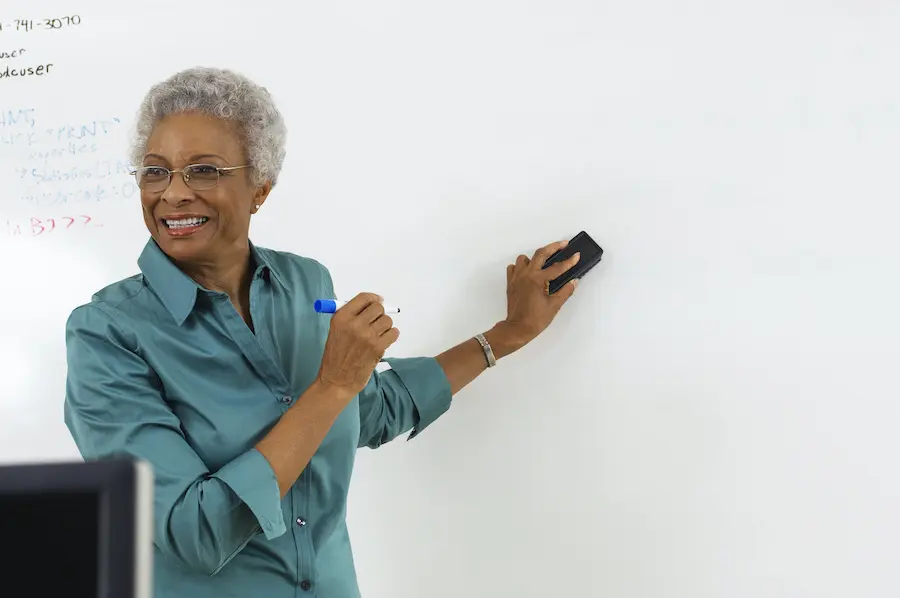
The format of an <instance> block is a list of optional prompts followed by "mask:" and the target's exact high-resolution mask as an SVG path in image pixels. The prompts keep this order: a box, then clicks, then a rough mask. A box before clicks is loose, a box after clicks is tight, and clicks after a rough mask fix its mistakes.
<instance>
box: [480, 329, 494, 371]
mask: <svg viewBox="0 0 900 598" xmlns="http://www.w3.org/2000/svg"><path fill="white" fill-rule="evenodd" d="M475 340H477V341H478V342H479V343H480V344H481V348H482V349H484V358H485V359H487V366H488V367H489V368H492V367H494V366H495V365H497V359H496V358H495V357H494V350H493V349H491V344H490V343H489V342H487V339H486V338H484V335H483V334H476V335H475Z"/></svg>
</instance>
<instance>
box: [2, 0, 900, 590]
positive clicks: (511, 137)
mask: <svg viewBox="0 0 900 598" xmlns="http://www.w3.org/2000/svg"><path fill="white" fill-rule="evenodd" d="M76 21H77V23H76ZM0 24H2V31H0V57H2V58H0V173H2V174H0V249H2V251H3V260H2V266H0V268H2V271H0V274H2V280H3V281H4V292H3V308H4V309H3V310H2V312H0V313H2V315H0V318H2V321H0V326H2V329H3V335H2V340H0V363H2V364H3V373H2V376H0V458H2V460H3V461H23V460H51V459H68V458H77V457H78V454H77V451H76V450H75V448H74V445H73V443H72V441H71V439H70V438H69V435H68V432H67V430H66V429H65V426H64V425H63V423H62V412H61V408H62V401H63V398H64V383H65V374H66V367H65V353H64V348H65V347H64V335H63V329H64V323H65V319H66V317H67V316H68V314H69V312H70V311H71V310H72V309H73V308H74V307H75V306H76V305H78V304H80V303H83V302H86V301H88V300H89V298H90V296H91V294H92V293H93V292H94V291H96V290H98V289H100V288H102V287H103V286H105V285H107V284H110V283H111V282H113V281H115V280H118V279H120V278H123V277H125V276H129V275H131V274H134V273H136V272H137V265H136V259H137V256H138V253H139V251H140V249H141V248H142V247H143V245H144V243H145V242H146V240H147V232H146V230H145V228H144V225H143V222H142V219H141V215H140V207H139V203H138V198H137V195H136V189H135V188H134V185H133V182H132V181H131V179H130V178H129V177H128V175H127V174H126V173H125V170H126V169H127V164H126V163H125V162H124V160H125V158H124V156H125V150H126V144H127V141H128V137H129V133H128V129H129V126H130V124H131V122H132V120H133V117H134V111H135V110H136V109H137V106H138V104H139V101H140V99H141V97H142V95H143V94H144V92H145V91H146V90H147V88H148V87H149V86H150V85H151V84H152V83H154V82H156V81H157V80H159V79H162V78H164V77H167V76H169V75H170V74H172V73H174V72H175V71H177V70H179V69H181V68H185V67H189V66H194V65H211V66H221V67H228V68H232V69H235V70H238V71H241V72H244V73H246V74H248V75H250V76H251V77H253V78H254V79H255V80H256V81H258V82H260V83H262V84H264V85H266V86H267V87H268V88H269V89H270V90H271V91H272V93H273V94H274V96H275V98H276V99H277V101H278V102H279V106H280V108H281V110H282V111H283V112H284V115H285V118H286V120H287V123H288V127H289V131H290V139H289V142H288V155H287V161H286V164H285V171H284V174H283V175H282V177H281V179H280V181H279V184H278V185H277V186H276V188H275V190H274V191H273V194H272V196H271V197H270V201H268V202H267V203H266V205H265V207H264V209H263V210H262V211H261V212H260V214H259V215H258V216H256V217H255V218H254V222H253V228H252V231H251V233H252V239H253V240H254V242H256V243H257V244H260V245H263V246H267V247H272V248H275V249H281V250H287V251H292V252H295V253H298V254H301V255H307V256H310V257H314V258H316V259H318V260H320V261H321V262H323V263H324V264H326V265H327V266H328V267H329V268H330V269H331V271H332V274H333V276H334V279H335V283H336V287H337V292H338V293H339V294H340V295H342V296H345V297H349V296H352V295H353V294H355V293H357V292H359V291H364V290H365V291H373V292H377V293H379V294H381V295H383V296H384V297H386V298H387V299H388V300H389V301H390V302H392V303H394V304H397V305H400V306H401V307H402V309H403V313H402V317H400V316H398V317H397V320H396V321H397V325H398V327H399V328H400V329H401V338H400V341H399V342H398V343H397V344H396V345H395V346H394V347H393V348H392V350H391V354H393V355H405V356H412V355H433V354H436V353H438V352H440V351H441V350H443V349H446V348H448V347H449V346H451V345H453V344H455V343H457V342H460V341H463V340H465V339H466V338H467V337H469V336H471V335H474V334H475V333H477V332H480V331H483V330H485V329H487V328H489V327H490V326H491V325H493V324H494V323H495V322H496V321H497V320H498V319H501V318H502V317H503V316H504V307H505V304H504V296H503V292H504V285H505V272H504V270H505V265H506V264H507V263H508V262H510V261H511V260H513V259H515V257H516V255H517V254H518V253H520V252H523V253H529V254H530V253H531V251H533V250H534V248H536V247H537V246H539V245H543V244H544V243H547V242H549V241H552V240H556V239H560V238H567V237H569V236H571V235H573V234H575V233H576V232H577V231H579V230H582V229H585V230H587V231H589V232H590V233H591V235H592V236H594V238H596V239H597V240H598V241H599V242H600V244H601V245H602V246H603V247H604V249H605V250H606V253H605V255H604V260H603V262H602V264H601V265H600V266H599V267H598V268H596V269H595V270H594V271H592V272H591V274H590V275H589V276H588V277H586V278H585V279H584V281H583V284H582V285H581V286H580V287H579V289H578V292H577V293H576V294H575V296H574V297H573V299H572V300H571V302H570V303H569V304H568V305H567V306H566V308H565V310H564V311H563V312H562V313H561V314H560V316H559V317H558V319H557V320H556V321H555V322H554V324H553V326H552V327H551V328H550V329H549V330H548V331H547V332H546V333H545V334H544V335H542V336H541V337H540V338H539V339H538V340H536V341H535V342H534V343H532V344H531V345H529V346H528V347H526V348H525V349H523V350H522V351H520V352H519V353H516V354H515V355H513V356H510V357H509V358H507V359H505V360H503V361H501V362H500V364H499V366H498V367H497V368H496V369H493V370H491V371H489V372H487V373H485V375H483V376H482V377H480V378H479V379H478V380H476V381H475V383H473V384H472V385H471V386H470V387H468V388H466V389H465V390H464V391H463V392H462V393H461V394H460V395H459V396H458V397H457V398H456V399H455V402H454V406H453V408H452V409H451V410H450V411H449V412H448V413H447V414H446V415H445V416H444V417H443V418H442V419H441V420H439V422H438V423H436V424H435V425H434V426H433V427H431V428H429V430H428V431H427V433H426V434H423V435H422V436H420V437H418V438H416V439H415V440H414V441H413V442H410V443H407V442H405V441H402V440H398V441H395V442H394V443H391V444H390V445H388V446H385V447H383V448H381V449H379V450H378V451H368V450H365V451H362V452H361V453H360V459H359V461H358V466H357V471H356V476H355V478H354V485H353V489H352V496H351V499H350V513H349V519H350V525H351V533H352V535H353V543H354V549H355V553H356V558H357V568H358V571H359V578H360V583H361V586H362V589H363V592H364V595H366V596H369V597H390V598H413V597H416V598H419V597H421V596H429V597H430V598H450V597H453V598H455V597H457V596H463V595H465V596H485V597H488V596H490V597H493V596H517V597H522V598H526V597H542V598H543V597H545V596H617V597H621V598H625V597H629V598H630V597H635V598H650V597H665V598H678V597H685V598H703V597H716V598H720V597H725V596H727V597H728V598H742V597H747V598H751V597H752V598H757V597H759V596H766V597H767V598H778V597H785V598H787V597H790V598H796V597H799V596H815V597H817V598H826V597H841V598H845V597H847V596H854V597H881V596H891V595H897V594H898V593H900V574H898V573H897V571H898V568H897V566H896V562H897V556H896V555H897V554H898V553H900V541H898V538H900V510H898V508H897V505H898V504H900V479H898V477H897V476H896V475H895V473H894V472H895V470H896V464H895V462H896V455H897V454H900V435H898V434H897V429H898V425H900V400H898V399H900V382H898V380H900V377H898V376H897V373H896V370H897V363H898V357H900V352H898V348H897V347H898V341H897V339H898V338H900V317H898V309H897V306H898V305H900V282H898V281H900V276H898V275H900V253H898V251H897V249H896V247H895V243H896V239H897V233H896V229H897V222H898V218H900V207H898V206H900V201H898V180H900V179H898V172H900V170H898V167H897V161H898V156H900V78H898V76H897V72H898V68H897V67H898V64H900V36H898V35H897V32H898V31H900V5H898V4H897V3H893V2H878V1H872V0H869V1H860V0H825V1H823V0H818V1H815V2H813V1H812V0H809V1H807V0H777V1H776V0H758V1H757V2H752V3H751V2H737V1H720V2H711V1H710V2H702V1H697V0H695V1H682V2H665V1H663V0H635V1H632V2H607V1H603V0H593V1H587V0H585V1H579V0H544V1H538V0H533V1H527V2H523V1H522V0H518V1H513V0H479V1H477V2H475V1H469V0H459V1H456V2H452V3H429V2H414V1H412V0H383V1H382V2H377V3H376V2H363V1H361V0H356V1H349V0H348V1H345V2H316V3H293V4H290V5H288V4H284V5H281V6H280V7H279V4H277V3H275V2H274V1H272V0H259V1H257V2H254V3H251V4H248V3H246V2H219V3H216V4H214V5H211V4H208V3H185V2H169V1H168V0H163V1H160V2H155V3H152V4H151V5H144V6H135V5H131V4H123V3H120V2H119V3H114V2H107V1H100V0H84V1H82V2H79V3H70V2H65V3H63V2H62V1H61V0H60V1H56V2H37V1H33V2H24V1H22V0H13V3H12V4H10V3H9V2H5V3H4V5H3V8H2V9H0ZM13 54H15V56H13ZM48 65H50V66H48ZM40 67H43V69H41V68H40ZM7 68H9V69H10V73H12V72H13V71H15V72H20V71H21V70H22V69H24V70H25V75H15V76H13V75H12V74H10V75H9V76H6V75H5V73H6V69H7ZM28 69H32V70H33V74H29V71H28ZM39 70H40V72H38V71H39Z"/></svg>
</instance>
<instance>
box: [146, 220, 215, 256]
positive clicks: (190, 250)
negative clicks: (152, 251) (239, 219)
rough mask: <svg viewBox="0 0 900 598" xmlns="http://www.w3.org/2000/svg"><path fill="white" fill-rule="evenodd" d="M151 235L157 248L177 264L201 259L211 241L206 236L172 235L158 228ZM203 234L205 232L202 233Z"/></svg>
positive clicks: (195, 234) (195, 233)
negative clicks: (155, 232)
mask: <svg viewBox="0 0 900 598" xmlns="http://www.w3.org/2000/svg"><path fill="white" fill-rule="evenodd" d="M160 228H161V230H158V231H157V234H155V235H153V237H154V239H155V240H156V243H157V245H159V248H160V249H162V250H163V253H165V254H166V255H167V256H169V257H170V258H171V259H173V260H175V261H177V262H193V261H197V260H198V259H202V257H203V255H205V254H206V253H207V249H208V247H209V244H210V241H211V239H210V238H209V235H208V234H197V232H199V231H197V232H194V233H193V234H178V233H176V234H172V233H171V232H170V231H168V230H166V229H164V228H162V227H160ZM179 232H180V231H179ZM204 232H205V231H204Z"/></svg>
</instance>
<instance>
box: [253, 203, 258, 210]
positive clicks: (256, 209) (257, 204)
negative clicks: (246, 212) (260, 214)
mask: <svg viewBox="0 0 900 598" xmlns="http://www.w3.org/2000/svg"><path fill="white" fill-rule="evenodd" d="M257 210H259V204H256V210H253V211H254V212H256V211H257Z"/></svg>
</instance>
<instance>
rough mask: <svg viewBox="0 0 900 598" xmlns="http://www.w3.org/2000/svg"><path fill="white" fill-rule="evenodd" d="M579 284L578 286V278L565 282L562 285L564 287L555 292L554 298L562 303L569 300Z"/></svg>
mask: <svg viewBox="0 0 900 598" xmlns="http://www.w3.org/2000/svg"><path fill="white" fill-rule="evenodd" d="M577 286H578V279H577V278H575V279H572V280H570V281H569V282H567V283H566V284H564V285H563V286H562V288H560V289H559V290H558V291H556V292H555V293H553V298H554V300H555V301H557V302H558V303H559V304H560V305H562V304H563V303H565V302H566V301H568V300H569V297H571V296H572V294H573V293H574V292H575V288H576V287H577Z"/></svg>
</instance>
